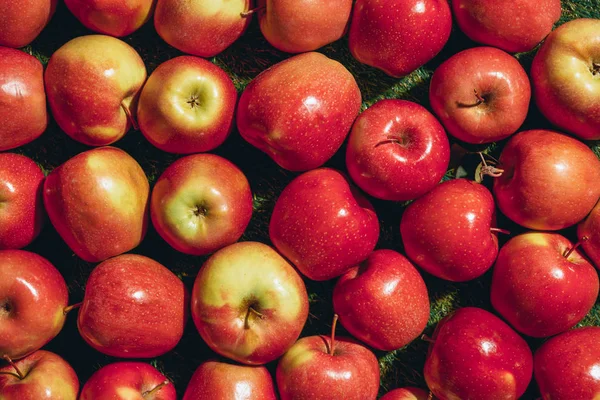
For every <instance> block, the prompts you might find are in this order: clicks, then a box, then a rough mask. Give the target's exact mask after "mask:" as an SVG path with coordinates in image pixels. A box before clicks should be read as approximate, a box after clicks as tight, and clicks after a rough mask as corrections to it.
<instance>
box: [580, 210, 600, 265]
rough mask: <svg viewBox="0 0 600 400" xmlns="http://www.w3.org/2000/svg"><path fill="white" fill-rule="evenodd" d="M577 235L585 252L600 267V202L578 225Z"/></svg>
mask: <svg viewBox="0 0 600 400" xmlns="http://www.w3.org/2000/svg"><path fill="white" fill-rule="evenodd" d="M577 237H578V238H579V241H580V242H581V247H583V250H584V251H585V254H586V255H587V256H588V257H589V258H590V260H592V262H593V263H594V265H595V266H596V268H600V202H598V203H597V204H596V206H595V207H594V208H593V209H592V212H591V213H590V214H589V215H588V216H587V217H586V219H584V220H583V221H581V222H580V223H579V225H578V226H577Z"/></svg>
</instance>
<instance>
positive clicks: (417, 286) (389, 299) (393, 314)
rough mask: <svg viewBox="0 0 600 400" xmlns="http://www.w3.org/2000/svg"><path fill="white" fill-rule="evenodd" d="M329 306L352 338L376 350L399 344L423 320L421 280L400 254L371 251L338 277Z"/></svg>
mask: <svg viewBox="0 0 600 400" xmlns="http://www.w3.org/2000/svg"><path fill="white" fill-rule="evenodd" d="M333 309H334V310H335V312H336V314H338V315H339V317H340V322H341V323H342V325H343V326H344V328H346V329H347V330H348V332H350V334H351V335H352V336H354V337H355V338H357V339H359V340H360V341H362V342H364V343H366V344H368V345H369V346H371V347H373V348H376V349H378V350H385V351H391V350H396V349H399V348H401V347H404V346H405V345H407V344H408V343H410V342H411V341H412V340H413V339H415V338H416V337H418V336H419V335H420V334H421V333H422V332H423V329H425V326H426V325H427V320H428V319H429V297H428V295H427V287H426V286H425V282H424V281H423V278H421V275H419V272H418V271H417V270H416V268H415V267H414V266H413V265H412V264H411V263H410V261H408V260H407V259H406V258H405V257H404V256H402V255H400V254H399V253H396V252H395V251H393V250H376V251H374V252H373V253H371V255H369V257H368V258H367V259H366V260H365V261H363V262H362V263H361V264H360V265H359V266H357V267H354V268H352V269H351V270H350V271H348V272H347V273H345V274H344V275H342V276H341V277H340V279H339V280H338V282H337V284H336V285H335V288H334V290H333Z"/></svg>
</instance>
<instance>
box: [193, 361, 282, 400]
mask: <svg viewBox="0 0 600 400" xmlns="http://www.w3.org/2000/svg"><path fill="white" fill-rule="evenodd" d="M199 399H210V400H239V399H244V400H277V395H276V393H275V385H273V379H272V378H271V374H269V371H268V370H267V369H266V368H265V367H250V366H246V365H236V364H231V363H227V362H219V361H212V360H209V361H205V362H203V363H202V364H200V366H199V367H198V369H196V372H194V375H193V376H192V379H191V380H190V383H189V384H188V387H187V389H186V390H185V394H184V395H183V400H199Z"/></svg>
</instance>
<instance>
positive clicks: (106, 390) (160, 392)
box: [79, 362, 177, 400]
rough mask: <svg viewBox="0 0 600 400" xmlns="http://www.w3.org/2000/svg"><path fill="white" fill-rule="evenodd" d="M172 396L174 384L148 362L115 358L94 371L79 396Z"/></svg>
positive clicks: (164, 399) (90, 399)
mask: <svg viewBox="0 0 600 400" xmlns="http://www.w3.org/2000/svg"><path fill="white" fill-rule="evenodd" d="M129 399H131V400H133V399H140V400H142V399H143V400H176V399H177V395H176V393H175V387H174V386H173V384H172V383H171V382H170V381H169V380H168V379H167V378H165V376H164V375H163V374H161V373H160V372H158V371H157V370H156V368H154V367H153V366H151V365H150V364H146V363H143V362H116V363H113V364H108V365H106V366H104V367H102V368H100V369H99V370H98V371H96V372H94V374H93V375H92V376H91V378H90V379H89V380H88V381H87V382H86V383H85V385H83V389H82V390H81V395H80V396H79V400H129Z"/></svg>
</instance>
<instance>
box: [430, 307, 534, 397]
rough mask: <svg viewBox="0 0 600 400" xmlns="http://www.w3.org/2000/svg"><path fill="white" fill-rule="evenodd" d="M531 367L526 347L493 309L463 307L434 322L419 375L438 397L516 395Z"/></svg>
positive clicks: (523, 341)
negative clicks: (429, 342)
mask: <svg viewBox="0 0 600 400" xmlns="http://www.w3.org/2000/svg"><path fill="white" fill-rule="evenodd" d="M532 371H533V357H532V355H531V350H530V349H529V347H528V345H527V342H525V340H523V338H522V337H520V336H519V335H518V334H517V333H516V332H515V331H513V330H512V329H511V328H510V327H509V326H508V325H507V324H506V323H504V322H503V321H502V320H501V319H500V318H498V317H496V316H495V315H494V314H492V313H490V312H488V311H485V310H483V309H480V308H474V307H465V308H461V309H459V310H457V311H456V312H454V313H453V314H451V315H450V316H448V317H446V318H444V319H443V320H442V321H440V322H439V323H438V326H437V327H436V329H435V332H434V334H433V343H432V344H431V345H430V346H429V351H428V354H427V359H426V361H425V371H424V375H425V381H426V382H427V386H429V389H430V390H431V391H432V392H433V394H434V395H435V396H436V398H438V399H440V400H454V399H478V400H487V399H507V400H510V399H514V400H516V399H518V398H519V397H520V396H521V395H522V394H523V393H524V392H525V390H526V389H527V386H528V385H529V382H530V381H531V374H532Z"/></svg>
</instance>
